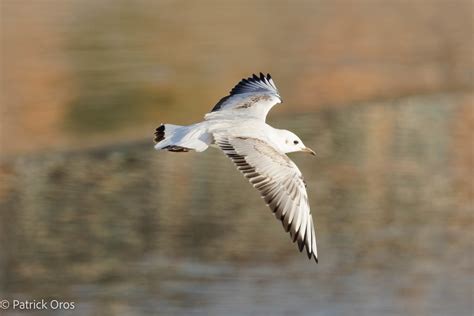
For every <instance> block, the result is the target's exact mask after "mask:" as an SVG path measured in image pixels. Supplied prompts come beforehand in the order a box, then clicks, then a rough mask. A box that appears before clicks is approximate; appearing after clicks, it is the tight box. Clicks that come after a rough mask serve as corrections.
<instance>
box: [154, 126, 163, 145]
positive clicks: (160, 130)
mask: <svg viewBox="0 0 474 316" xmlns="http://www.w3.org/2000/svg"><path fill="white" fill-rule="evenodd" d="M163 139H165V125H164V124H161V125H160V126H159V127H157V128H156V130H155V139H154V141H155V143H159V142H161V141H162V140H163Z"/></svg>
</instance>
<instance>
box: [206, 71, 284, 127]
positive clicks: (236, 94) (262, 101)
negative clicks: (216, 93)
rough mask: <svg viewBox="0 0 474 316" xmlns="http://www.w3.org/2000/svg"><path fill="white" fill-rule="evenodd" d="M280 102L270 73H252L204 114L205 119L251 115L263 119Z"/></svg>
mask: <svg viewBox="0 0 474 316" xmlns="http://www.w3.org/2000/svg"><path fill="white" fill-rule="evenodd" d="M277 103H281V97H280V94H279V93H278V89H277V88H276V86H275V83H274V82H273V80H272V77H271V76H270V74H267V75H266V76H265V75H264V74H263V73H260V76H259V77H258V76H257V75H255V74H254V75H253V76H252V77H249V78H247V79H242V80H241V81H240V82H239V83H238V84H237V85H236V86H235V87H234V88H233V89H232V90H231V91H230V92H229V95H228V96H225V97H223V98H222V99H220V100H219V102H217V104H216V105H215V106H214V107H213V108H212V110H211V113H208V114H206V116H205V119H206V120H211V119H215V118H222V117H227V118H229V117H235V116H239V117H252V118H258V119H261V120H263V121H265V118H266V116H267V114H268V112H269V111H270V109H271V108H272V107H273V106H274V105H275V104H277Z"/></svg>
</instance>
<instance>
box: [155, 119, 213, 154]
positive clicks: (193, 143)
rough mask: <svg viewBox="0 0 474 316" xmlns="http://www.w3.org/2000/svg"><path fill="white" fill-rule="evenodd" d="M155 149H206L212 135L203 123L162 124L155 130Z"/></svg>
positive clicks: (174, 150) (186, 150) (179, 150)
mask: <svg viewBox="0 0 474 316" xmlns="http://www.w3.org/2000/svg"><path fill="white" fill-rule="evenodd" d="M154 140H155V143H156V145H155V149H156V150H168V151H173V152H188V151H190V150H195V151H204V150H206V149H207V147H209V144H210V143H211V142H212V136H211V135H210V134H209V133H208V132H207V131H206V129H205V128H204V126H203V125H202V124H199V123H198V124H193V125H188V126H180V125H173V124H161V125H160V126H159V127H158V128H157V129H156V131H155V139H154Z"/></svg>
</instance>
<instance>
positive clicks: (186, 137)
mask: <svg viewBox="0 0 474 316" xmlns="http://www.w3.org/2000/svg"><path fill="white" fill-rule="evenodd" d="M277 103H281V98H280V95H279V94H278V90H277V88H276V86H275V84H274V83H273V80H272V79H271V77H270V75H267V76H264V75H263V74H260V77H257V76H256V75H253V77H252V78H248V79H243V80H242V81H240V82H239V84H237V85H236V86H235V87H234V88H233V89H232V91H231V92H230V94H229V95H228V96H226V97H224V98H222V99H221V100H220V101H219V102H218V103H217V104H216V105H215V106H214V108H213V109H212V111H211V112H210V113H208V114H206V115H205V117H204V121H202V122H200V123H196V124H193V125H188V126H178V125H171V124H165V125H161V126H160V127H158V128H157V130H156V133H155V136H156V137H155V142H156V143H157V144H156V145H155V148H156V149H157V150H168V151H173V152H187V151H190V150H195V151H197V152H201V151H204V150H206V149H207V148H208V147H209V146H217V147H219V148H220V149H221V150H222V151H223V152H224V153H225V154H226V155H227V156H228V157H229V158H230V159H231V160H233V162H234V163H235V164H236V166H237V168H238V169H239V170H240V171H241V172H242V173H243V174H244V176H245V177H246V178H247V179H248V180H249V182H250V183H251V184H252V185H253V186H254V187H255V188H256V189H257V190H258V191H259V192H260V194H261V196H262V198H263V199H264V200H265V202H266V203H267V205H268V206H269V207H270V208H271V209H272V211H273V213H274V214H275V216H276V217H277V218H278V219H280V220H281V221H282V224H283V227H284V229H285V231H289V232H290V235H291V237H292V239H293V241H297V242H298V247H299V249H300V251H302V250H303V248H305V249H306V252H307V254H308V257H309V258H312V257H313V258H314V259H315V260H316V262H317V260H318V259H317V248H316V235H315V231H314V225H313V219H312V216H311V212H310V208H309V203H308V196H307V193H306V184H305V182H304V180H303V176H302V174H301V172H300V170H299V169H298V167H297V166H296V165H295V164H294V163H293V162H292V161H291V160H290V159H289V158H288V156H287V155H286V153H290V152H296V151H303V152H309V153H312V154H314V152H313V151H312V150H311V149H309V148H307V147H306V146H304V144H303V142H302V141H301V140H300V139H299V138H298V136H296V135H295V134H293V133H292V132H290V131H287V130H281V129H276V128H273V127H271V126H270V125H268V124H266V123H265V119H266V116H267V114H268V112H269V111H270V109H271V108H272V107H273V106H274V105H275V104H277Z"/></svg>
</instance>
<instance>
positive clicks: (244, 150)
mask: <svg viewBox="0 0 474 316" xmlns="http://www.w3.org/2000/svg"><path fill="white" fill-rule="evenodd" d="M214 138H215V140H216V144H217V145H219V147H220V148H221V149H222V151H223V152H224V153H225V154H226V155H227V156H228V157H229V158H230V159H232V160H233V162H234V163H235V165H236V166H237V168H238V169H239V170H240V171H241V172H242V173H243V174H244V176H245V177H246V178H247V179H248V180H249V182H250V183H251V184H252V185H253V186H254V187H255V188H256V189H257V190H258V191H259V192H260V195H261V196H262V198H263V199H264V200H265V202H266V203H267V205H268V206H269V207H270V209H271V210H272V211H273V213H274V214H275V217H276V218H278V219H279V220H281V221H282V224H283V228H284V229H285V231H286V232H288V231H289V232H290V236H291V238H292V240H293V242H295V241H296V242H297V243H298V248H299V250H300V251H302V250H303V248H306V252H307V254H308V258H310V259H311V257H313V258H314V259H315V260H316V262H318V254H317V248H316V234H315V230H314V225H313V218H312V216H311V212H310V208H309V203H308V195H307V193H306V185H305V182H304V180H303V176H302V174H301V171H300V170H299V169H298V167H297V166H296V165H295V163H294V162H293V161H291V160H290V159H289V158H288V156H286V155H285V154H282V153H279V152H278V151H276V150H275V149H274V148H273V147H272V146H270V145H269V144H267V143H266V142H264V141H262V140H259V139H256V138H246V137H227V136H225V135H214Z"/></svg>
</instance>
